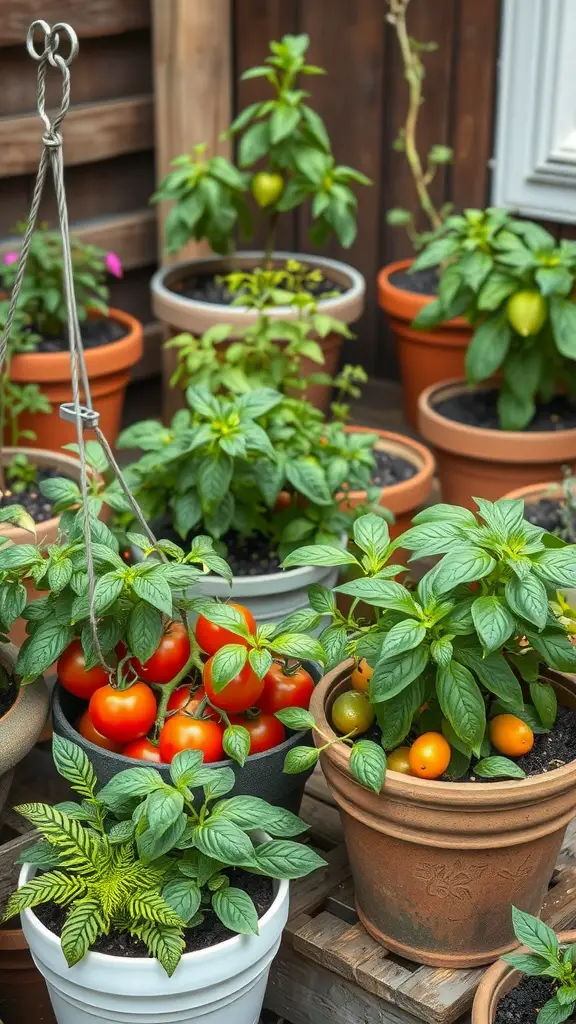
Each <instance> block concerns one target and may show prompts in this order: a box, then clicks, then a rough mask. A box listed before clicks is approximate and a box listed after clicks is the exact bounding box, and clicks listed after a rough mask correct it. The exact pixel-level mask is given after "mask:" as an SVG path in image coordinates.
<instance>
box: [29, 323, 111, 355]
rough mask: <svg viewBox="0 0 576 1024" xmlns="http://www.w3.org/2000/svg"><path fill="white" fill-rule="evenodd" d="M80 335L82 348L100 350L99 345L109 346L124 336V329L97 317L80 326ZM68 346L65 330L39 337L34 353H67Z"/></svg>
mask: <svg viewBox="0 0 576 1024" xmlns="http://www.w3.org/2000/svg"><path fill="white" fill-rule="evenodd" d="M80 334H81V335H82V342H83V345H84V348H100V346H101V345H110V344H111V342H113V341H120V338H124V337H125V336H126V328H125V327H124V326H123V324H119V323H117V322H116V321H115V320H108V319H107V318H106V317H97V318H95V319H94V320H87V321H86V323H82V324H80ZM69 348H70V344H69V341H68V331H67V330H66V329H65V330H64V331H63V332H62V334H58V335H52V334H51V335H47V336H46V337H41V338H40V340H39V341H38V342H37V344H36V348H35V351H36V352H68V350H69Z"/></svg>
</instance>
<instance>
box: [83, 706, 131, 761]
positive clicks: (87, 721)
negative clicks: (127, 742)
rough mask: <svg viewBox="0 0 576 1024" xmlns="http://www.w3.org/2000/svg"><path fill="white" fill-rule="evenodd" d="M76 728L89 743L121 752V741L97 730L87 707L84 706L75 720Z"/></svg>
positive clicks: (117, 752)
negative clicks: (84, 708)
mask: <svg viewBox="0 0 576 1024" xmlns="http://www.w3.org/2000/svg"><path fill="white" fill-rule="evenodd" d="M76 728H77V730H78V732H79V733H80V735H81V736H83V737H84V739H85V740H90V743H94V744H95V745H96V746H97V747H102V749H103V750H111V751H112V752H113V753H114V754H121V753H122V749H123V744H122V743H119V742H118V741H116V740H111V739H108V737H107V736H103V735H102V733H101V732H98V730H97V728H96V727H95V725H94V722H93V721H92V719H91V718H90V712H89V710H88V708H86V710H85V711H84V712H83V713H82V714H81V715H80V718H79V719H78V721H77V722H76Z"/></svg>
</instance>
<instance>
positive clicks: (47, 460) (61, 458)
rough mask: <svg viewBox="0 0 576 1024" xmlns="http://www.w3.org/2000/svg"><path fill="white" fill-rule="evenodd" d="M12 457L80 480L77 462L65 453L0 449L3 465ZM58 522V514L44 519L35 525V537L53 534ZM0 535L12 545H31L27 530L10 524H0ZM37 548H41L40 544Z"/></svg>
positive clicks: (32, 449)
mask: <svg viewBox="0 0 576 1024" xmlns="http://www.w3.org/2000/svg"><path fill="white" fill-rule="evenodd" d="M13 455H26V456H27V458H29V459H30V461H31V462H33V463H35V465H37V466H49V467H51V468H53V469H58V470H61V471H62V473H64V474H66V475H69V476H74V478H75V479H77V480H80V462H79V460H78V459H77V458H76V457H75V456H72V455H67V454H65V452H51V451H48V449H46V448H20V447H16V448H3V449H0V462H1V463H2V464H3V465H4V464H5V463H7V462H8V461H9V460H10V459H11V458H12V456H13ZM59 522H60V513H58V515H55V516H52V518H51V519H45V520H44V522H42V523H37V524H36V533H37V535H38V534H42V532H46V533H47V534H52V533H54V531H55V530H56V528H57V526H58V523H59ZM0 534H1V535H2V536H3V537H8V538H9V540H11V541H12V542H13V543H14V544H30V543H32V534H30V533H28V532H27V530H23V529H22V528H21V527H20V526H13V525H12V524H11V523H2V524H1V526H0ZM39 546H41V542H40V544H39Z"/></svg>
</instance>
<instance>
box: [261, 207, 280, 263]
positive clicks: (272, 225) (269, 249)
mask: <svg viewBox="0 0 576 1024" xmlns="http://www.w3.org/2000/svg"><path fill="white" fill-rule="evenodd" d="M277 227H278V211H277V210H275V211H274V213H272V214H271V215H270V221H269V224H268V234H267V236H266V245H265V247H264V266H265V268H266V270H272V254H273V252H274V246H275V244H276V228H277Z"/></svg>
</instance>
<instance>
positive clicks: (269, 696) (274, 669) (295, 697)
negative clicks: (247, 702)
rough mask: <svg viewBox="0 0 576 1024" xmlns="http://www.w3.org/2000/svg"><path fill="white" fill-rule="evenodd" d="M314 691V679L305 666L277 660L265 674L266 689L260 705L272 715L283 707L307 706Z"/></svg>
mask: <svg viewBox="0 0 576 1024" xmlns="http://www.w3.org/2000/svg"><path fill="white" fill-rule="evenodd" d="M313 692H314V680H313V679H312V676H311V675H310V673H309V672H307V671H306V669H305V668H302V666H301V665H298V664H296V665H295V666H294V667H290V666H286V665H285V664H284V663H280V662H278V661H275V662H273V664H272V665H271V667H270V668H269V669H268V672H267V673H266V675H265V676H264V689H263V691H262V696H261V697H260V700H259V702H258V706H259V707H260V709H261V710H262V711H266V713H267V714H270V715H273V714H274V713H275V712H276V711H281V710H282V708H292V707H296V708H307V707H308V705H309V704H310V698H311V696H312V693H313Z"/></svg>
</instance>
